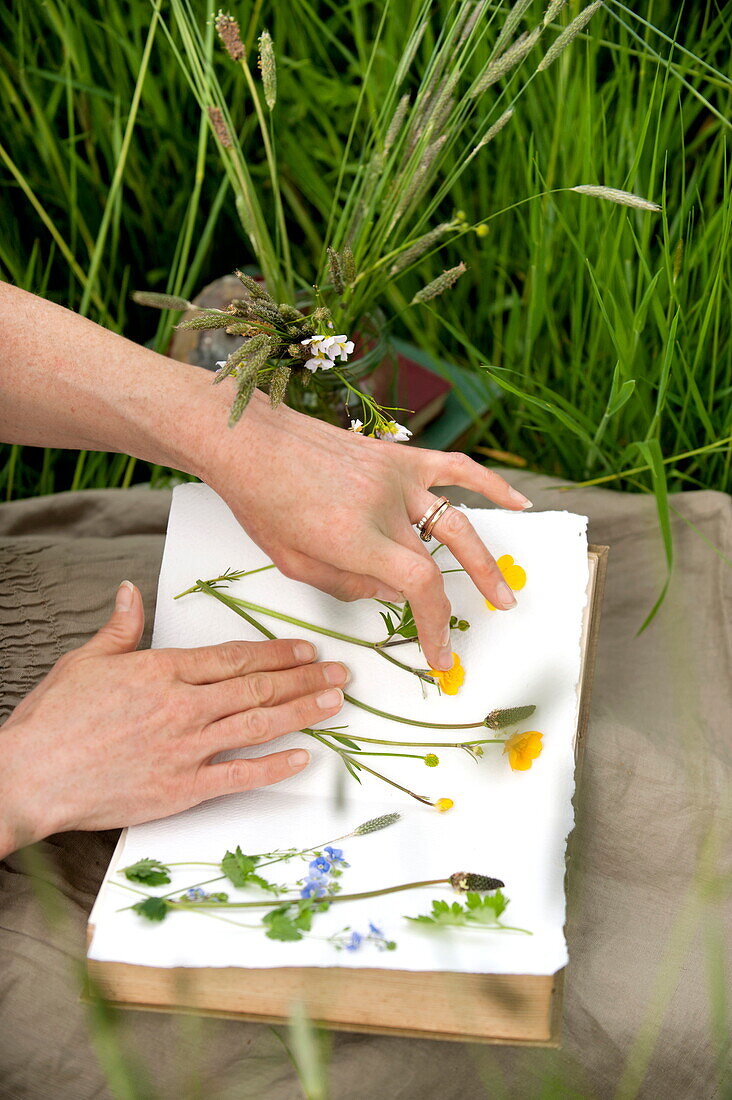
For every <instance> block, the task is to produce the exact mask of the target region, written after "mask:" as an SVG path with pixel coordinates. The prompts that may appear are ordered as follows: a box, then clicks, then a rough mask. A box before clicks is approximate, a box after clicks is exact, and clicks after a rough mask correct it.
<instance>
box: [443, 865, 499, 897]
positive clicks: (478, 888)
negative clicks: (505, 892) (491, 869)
mask: <svg viewBox="0 0 732 1100" xmlns="http://www.w3.org/2000/svg"><path fill="white" fill-rule="evenodd" d="M450 885H451V886H452V888H453V890H457V892H458V893H459V894H467V893H470V892H471V891H475V892H476V893H480V894H486V893H488V891H489V890H500V888H501V887H502V886H505V883H504V882H501V880H500V879H499V878H490V877H489V876H488V875H474V874H473V873H472V872H471V871H456V872H455V874H454V875H450Z"/></svg>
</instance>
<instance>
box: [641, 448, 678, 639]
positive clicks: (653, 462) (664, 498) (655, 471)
mask: <svg viewBox="0 0 732 1100" xmlns="http://www.w3.org/2000/svg"><path fill="white" fill-rule="evenodd" d="M634 446H635V447H637V448H638V450H639V451H640V453H641V455H642V456H643V458H644V460H645V461H646V462H647V463H648V465H649V466H650V468H651V479H652V481H653V492H654V494H655V497H656V511H657V513H658V522H659V524H660V527H661V536H662V538H663V548H664V552H665V555H666V579H665V581H664V584H663V587H662V588H661V591H660V593H659V595H658V599H657V600H656V602H655V603H654V605H653V607H652V608H651V610H650V611H649V612H648V615H647V616H646V618H645V619H644V621H643V623H642V624H641V626H640V628H639V630H638V634H642V633H643V631H644V630H645V629H646V627H647V626H648V625H649V624H650V623H651V622H652V620H653V619H654V618H655V615H656V612H657V611H658V609H659V607H660V606H661V604H662V603H663V601H664V599H665V598H666V592H667V591H668V586H669V584H670V582H671V573H672V570H673V566H674V544H673V535H672V533H671V513H670V510H669V504H668V488H667V485H666V469H665V465H664V461H663V454H662V452H661V446H660V444H659V442H658V440H657V439H645V440H643V441H641V442H638V443H636V444H635V445H634Z"/></svg>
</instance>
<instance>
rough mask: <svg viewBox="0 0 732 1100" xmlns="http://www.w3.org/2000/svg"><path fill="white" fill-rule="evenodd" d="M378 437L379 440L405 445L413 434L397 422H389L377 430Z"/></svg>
mask: <svg viewBox="0 0 732 1100" xmlns="http://www.w3.org/2000/svg"><path fill="white" fill-rule="evenodd" d="M376 435H377V436H378V437H379V439H390V440H391V441H392V443H405V442H406V441H407V440H408V439H409V438H410V437H411V435H412V433H411V432H410V430H409V428H405V427H404V425H403V424H397V422H396V420H389V421H388V423H386V424H384V425H383V426H382V427H381V428H377V429H376Z"/></svg>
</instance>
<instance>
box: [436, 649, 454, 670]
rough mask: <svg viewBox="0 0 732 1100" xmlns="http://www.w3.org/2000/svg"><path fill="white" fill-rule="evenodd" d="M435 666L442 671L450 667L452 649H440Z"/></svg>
mask: <svg viewBox="0 0 732 1100" xmlns="http://www.w3.org/2000/svg"><path fill="white" fill-rule="evenodd" d="M437 667H438V668H439V669H442V671H443V672H447V670H448V669H450V668H452V650H451V649H442V650H440V656H439V657H438V658H437Z"/></svg>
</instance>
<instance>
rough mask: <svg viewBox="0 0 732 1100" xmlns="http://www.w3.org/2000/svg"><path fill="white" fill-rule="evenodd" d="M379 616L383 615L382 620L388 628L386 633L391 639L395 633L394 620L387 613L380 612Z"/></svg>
mask: <svg viewBox="0 0 732 1100" xmlns="http://www.w3.org/2000/svg"><path fill="white" fill-rule="evenodd" d="M379 614H380V615H381V617H382V619H383V620H384V626H385V627H386V633H387V634H388V635H389V637H391V636H392V634H393V633H394V620H393V619H392V617H391V615H388V614H387V613H386V612H385V611H380V612H379Z"/></svg>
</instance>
